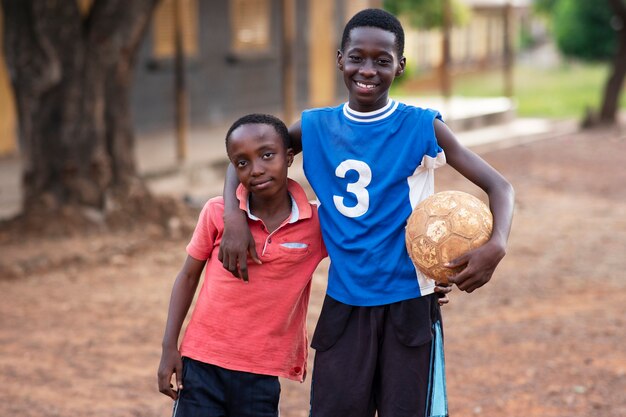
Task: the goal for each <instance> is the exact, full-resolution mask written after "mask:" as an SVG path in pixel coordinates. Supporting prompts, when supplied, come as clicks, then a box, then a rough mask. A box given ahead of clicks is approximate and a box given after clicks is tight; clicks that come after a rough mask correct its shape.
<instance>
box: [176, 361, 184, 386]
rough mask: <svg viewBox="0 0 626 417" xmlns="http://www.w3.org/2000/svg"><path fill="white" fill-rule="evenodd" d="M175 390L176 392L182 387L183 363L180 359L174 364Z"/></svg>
mask: <svg viewBox="0 0 626 417" xmlns="http://www.w3.org/2000/svg"><path fill="white" fill-rule="evenodd" d="M175 372H176V386H177V388H176V391H177V393H178V392H180V390H182V389H183V363H182V361H181V362H179V363H177V364H176V370H175Z"/></svg>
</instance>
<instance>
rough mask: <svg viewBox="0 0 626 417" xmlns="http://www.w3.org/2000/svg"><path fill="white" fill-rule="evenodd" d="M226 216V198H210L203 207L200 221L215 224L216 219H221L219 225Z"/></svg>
mask: <svg viewBox="0 0 626 417" xmlns="http://www.w3.org/2000/svg"><path fill="white" fill-rule="evenodd" d="M223 215H224V198H223V197H222V196H218V197H213V198H210V199H209V200H208V201H207V202H206V203H205V204H204V206H203V207H202V211H201V212H200V216H199V217H200V220H201V221H204V222H208V221H210V222H212V223H215V220H216V219H219V221H218V223H220V222H221V221H222V216H223Z"/></svg>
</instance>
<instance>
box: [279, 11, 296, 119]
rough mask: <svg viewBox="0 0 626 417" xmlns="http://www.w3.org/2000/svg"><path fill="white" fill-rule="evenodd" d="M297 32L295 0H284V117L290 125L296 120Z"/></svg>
mask: <svg viewBox="0 0 626 417" xmlns="http://www.w3.org/2000/svg"><path fill="white" fill-rule="evenodd" d="M295 33H296V10H295V3H294V0H283V39H282V93H283V118H284V122H285V124H287V126H289V125H290V124H291V123H292V122H293V121H294V111H295V79H296V77H295V67H294V62H293V61H294V58H293V45H294V39H295Z"/></svg>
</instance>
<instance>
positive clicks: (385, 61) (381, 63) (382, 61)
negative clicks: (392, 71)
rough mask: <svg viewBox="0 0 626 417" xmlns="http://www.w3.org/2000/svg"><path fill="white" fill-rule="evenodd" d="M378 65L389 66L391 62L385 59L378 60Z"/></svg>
mask: <svg viewBox="0 0 626 417" xmlns="http://www.w3.org/2000/svg"><path fill="white" fill-rule="evenodd" d="M378 64H379V65H389V64H391V60H390V59H387V58H384V59H379V60H378Z"/></svg>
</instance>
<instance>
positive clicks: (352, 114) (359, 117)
mask: <svg viewBox="0 0 626 417" xmlns="http://www.w3.org/2000/svg"><path fill="white" fill-rule="evenodd" d="M398 104H399V103H398V102H397V101H395V100H392V99H389V100H388V101H387V104H386V105H385V106H384V107H382V108H380V109H378V110H374V111H369V112H360V111H356V110H352V109H351V108H350V106H349V105H348V103H345V104H344V105H343V114H344V116H346V118H348V119H350V120H352V121H353V122H363V123H370V122H377V121H379V120H383V119H386V118H387V117H389V116H391V115H392V114H393V112H394V111H395V110H396V109H397V108H398Z"/></svg>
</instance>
